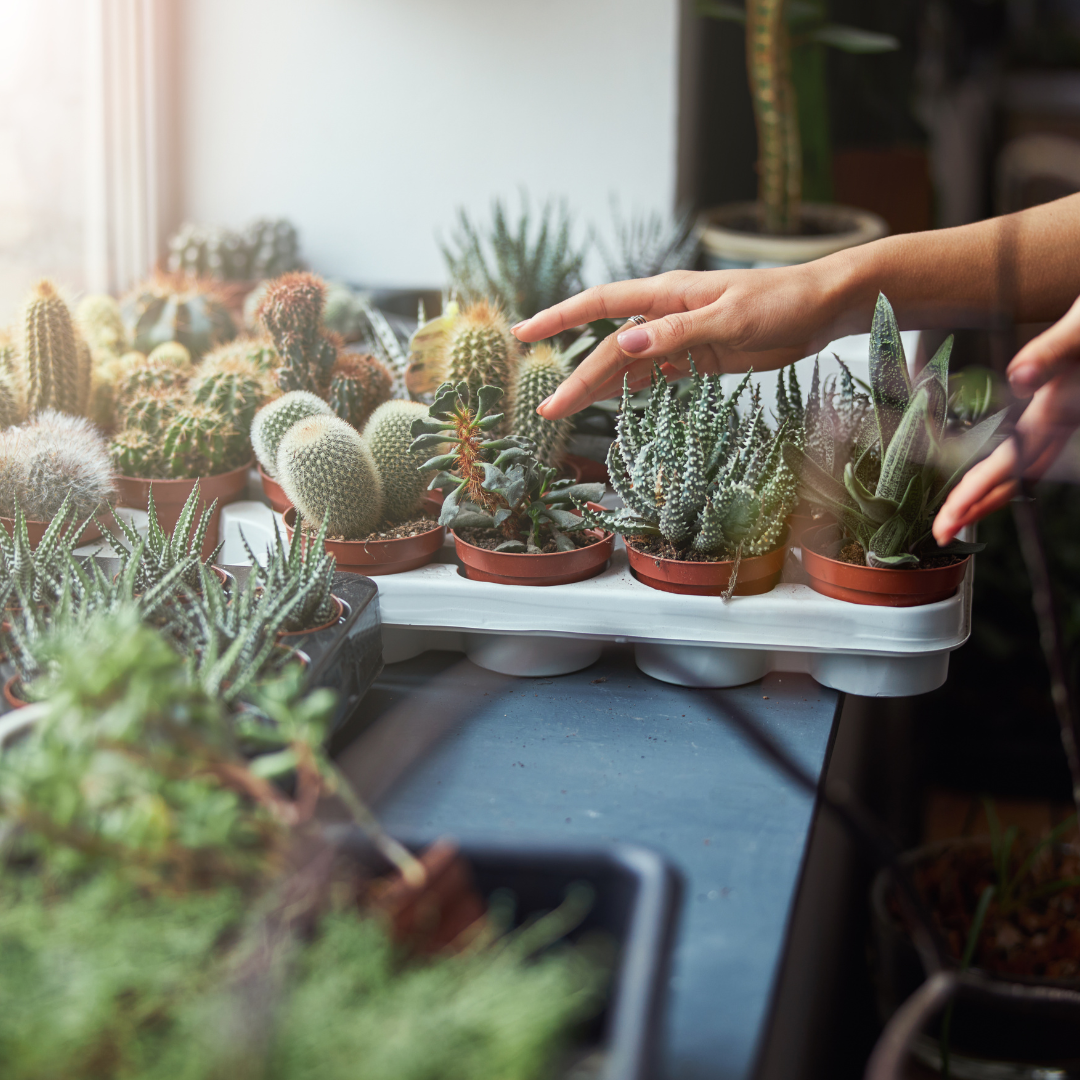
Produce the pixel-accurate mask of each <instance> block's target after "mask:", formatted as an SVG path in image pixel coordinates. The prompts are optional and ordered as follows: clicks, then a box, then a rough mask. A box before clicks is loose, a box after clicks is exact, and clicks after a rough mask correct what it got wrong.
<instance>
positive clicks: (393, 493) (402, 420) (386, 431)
mask: <svg viewBox="0 0 1080 1080" xmlns="http://www.w3.org/2000/svg"><path fill="white" fill-rule="evenodd" d="M427 414H428V410H427V406H426V405H421V404H420V402H418V401H387V402H386V403H385V404H383V405H380V406H379V407H378V408H377V409H376V410H375V411H374V412H373V413H372V414H371V419H370V420H369V421H368V422H367V426H366V427H365V428H364V431H363V434H362V436H361V437H362V438H363V440H364V445H365V446H366V447H367V448H368V450H369V451H370V452H371V459H372V461H373V462H374V463H375V471H376V472H377V473H378V475H379V483H380V484H381V485H382V494H383V516H384V517H385V518H386V520H387V521H408V520H409V519H410V518H412V517H415V516H416V513H417V511H418V510H419V509H420V500H421V499H422V498H423V496H424V489H425V488H426V487H427V481H428V478H429V476H430V474H422V473H420V472H419V468H420V466H421V465H423V464H424V462H425V461H427V459H428V458H429V457H431V453H430V452H429V451H427V450H419V451H414V450H412V449H411V447H412V444H413V435H412V426H413V423H414V422H415V421H416V420H417V418H419V417H425V416H427Z"/></svg>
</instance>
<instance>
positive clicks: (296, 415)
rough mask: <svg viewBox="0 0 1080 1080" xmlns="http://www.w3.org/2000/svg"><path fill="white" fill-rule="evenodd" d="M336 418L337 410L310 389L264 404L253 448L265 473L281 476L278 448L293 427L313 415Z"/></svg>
mask: <svg viewBox="0 0 1080 1080" xmlns="http://www.w3.org/2000/svg"><path fill="white" fill-rule="evenodd" d="M333 415H334V413H333V410H332V409H331V408H330V406H329V405H327V404H326V402H325V401H323V399H322V398H320V397H316V396H315V395H314V394H309V393H308V392H307V391H306V390H293V391H291V392H290V393H288V394H282V396H281V397H279V398H278V399H277V400H275V401H271V402H270V404H269V405H264V406H263V407H262V408H261V409H260V410H259V411H258V412H257V413H256V414H255V416H254V418H253V419H252V421H251V445H252V448H253V449H254V450H255V457H256V458H257V459H258V461H259V464H260V465H261V466H262V469H263V472H264V473H266V475H267V476H277V453H278V447H279V446H280V445H281V440H282V439H283V438H284V437H285V432H287V431H288V430H289V428H291V427H292V426H293V424H296V423H299V422H300V421H301V420H306V419H307V418H308V417H309V416H333Z"/></svg>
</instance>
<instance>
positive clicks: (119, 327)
mask: <svg viewBox="0 0 1080 1080" xmlns="http://www.w3.org/2000/svg"><path fill="white" fill-rule="evenodd" d="M75 323H76V325H77V326H78V328H79V332H80V333H81V334H82V336H83V337H84V338H85V339H86V343H87V344H88V345H89V346H90V348H91V350H92V351H93V352H95V353H97V352H98V351H104V352H107V353H111V354H112V355H113V356H123V354H124V353H125V352H127V350H128V348H129V347H130V345H129V342H128V336H127V331H126V330H125V329H124V320H123V318H122V317H121V315H120V305H119V304H118V303H117V302H116V300H115V299H114V298H113V297H111V296H109V295H108V294H107V293H91V294H90V295H89V296H84V297H83V298H82V299H81V300H80V301H79V304H78V307H76V308H75Z"/></svg>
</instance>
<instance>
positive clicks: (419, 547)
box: [282, 499, 446, 577]
mask: <svg viewBox="0 0 1080 1080" xmlns="http://www.w3.org/2000/svg"><path fill="white" fill-rule="evenodd" d="M423 508H424V509H425V510H426V511H427V512H428V513H430V514H432V515H433V516H434V517H436V518H437V517H438V515H439V506H438V504H437V503H435V502H433V501H432V500H430V499H425V500H424V502H423ZM282 516H283V518H284V521H285V531H286V532H287V533H288V534H289V541H290V542H291V541H292V537H293V532H294V531H295V530H296V507H295V506H290V507H289V509H288V510H286V511H285V513H284V515H282ZM445 537H446V529H445V528H444V527H443V526H442V525H438V524H436V523H435V522H434V521H433V522H432V527H431V528H430V529H428V530H427V532H422V533H420V534H419V535H417V536H407V537H405V538H404V539H401V540H327V541H326V550H327V551H328V552H329V553H330V554H331V555H333V556H334V558H335V559H336V560H337V568H338V569H339V570H346V571H348V572H349V573H352V574H364V575H366V576H367V577H378V576H379V575H381V574H400V573H402V572H403V571H405V570H415V569H416V568H417V567H418V566H424V565H425V564H426V563H429V562H431V560H432V559H434V558H435V553H436V552H437V551H438V550H439V548H441V547H442V545H443V540H444V539H445Z"/></svg>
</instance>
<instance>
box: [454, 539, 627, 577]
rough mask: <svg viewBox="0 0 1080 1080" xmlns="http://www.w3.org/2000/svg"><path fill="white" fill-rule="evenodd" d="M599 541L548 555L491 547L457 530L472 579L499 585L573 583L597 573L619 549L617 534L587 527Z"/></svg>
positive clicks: (457, 542)
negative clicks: (476, 542)
mask: <svg viewBox="0 0 1080 1080" xmlns="http://www.w3.org/2000/svg"><path fill="white" fill-rule="evenodd" d="M585 535H587V536H595V537H596V543H595V544H590V545H589V546H588V547H583V548H575V550H573V551H553V552H551V553H550V554H548V555H528V554H520V553H517V552H513V551H488V550H487V549H486V548H481V547H476V546H475V545H474V544H470V543H469V542H468V541H467V540H462V539H461V537H460V536H458V534H457V533H454V547H455V548H456V549H457V556H458V558H459V559H460V560H461V561H462V563H463V564H464V566H465V575H466V576H467V577H468V578H469V579H470V580H472V581H493V582H495V583H496V584H498V585H569V584H571V583H572V582H575V581H584V580H585V579H586V578H591V577H595V576H596V575H597V574H599V573H600V572H601V571H602V570H603V569H604V567H606V566H607V564H608V559H610V558H611V554H612V552H613V551H614V549H615V534H614V533H609V532H604V531H602V530H601V529H587V530H585Z"/></svg>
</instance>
